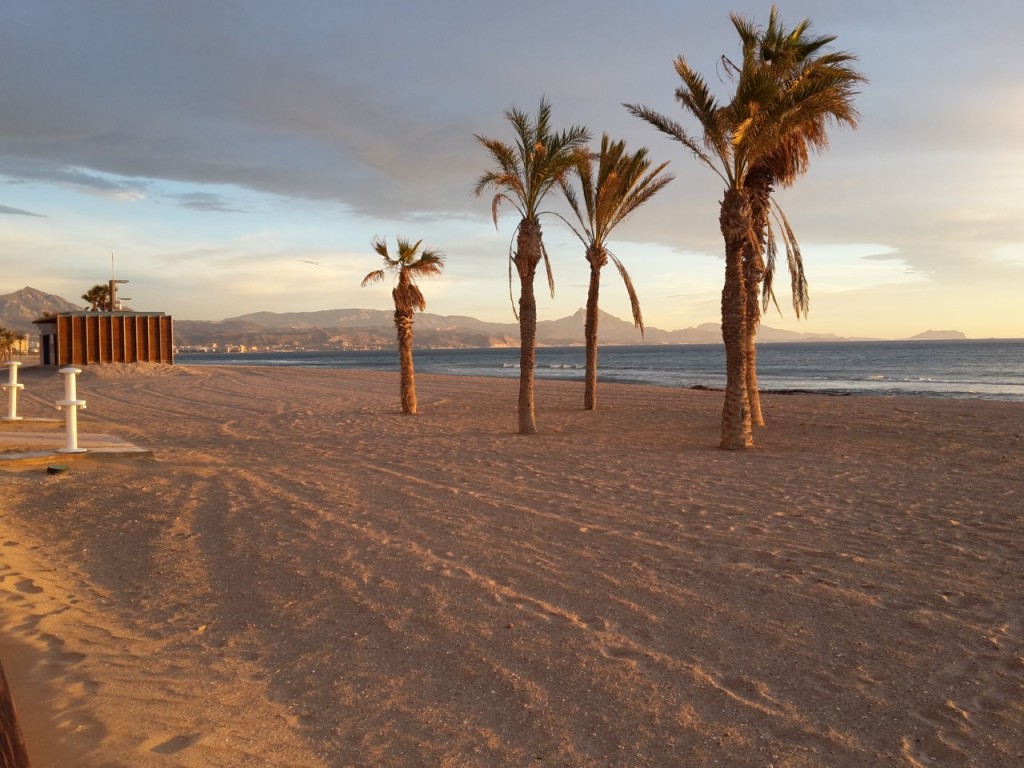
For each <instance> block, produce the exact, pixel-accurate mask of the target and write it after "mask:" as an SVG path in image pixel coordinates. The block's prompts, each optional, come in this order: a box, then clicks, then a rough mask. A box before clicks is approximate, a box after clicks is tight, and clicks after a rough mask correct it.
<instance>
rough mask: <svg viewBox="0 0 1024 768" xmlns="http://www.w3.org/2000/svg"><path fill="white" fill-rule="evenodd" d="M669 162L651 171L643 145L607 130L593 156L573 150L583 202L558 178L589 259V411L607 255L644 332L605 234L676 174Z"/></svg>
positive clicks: (586, 330) (632, 295) (594, 397)
mask: <svg viewBox="0 0 1024 768" xmlns="http://www.w3.org/2000/svg"><path fill="white" fill-rule="evenodd" d="M595 160H597V175H596V176H595V175H594V161H595ZM666 166H668V163H662V164H661V165H659V166H658V167H657V168H655V169H654V170H650V168H651V161H650V160H649V159H648V158H647V149H646V148H641V149H639V150H637V151H636V152H634V153H632V154H631V153H629V152H627V151H626V142H624V141H615V142H613V141H611V140H610V139H609V138H608V134H603V135H602V136H601V151H600V152H599V153H598V154H597V155H596V157H595V156H594V155H593V154H592V153H590V152H586V151H581V152H578V153H577V162H576V177H577V178H578V180H579V183H580V188H581V191H582V203H581V201H580V199H579V197H577V195H576V192H575V190H574V189H573V186H572V184H571V183H570V182H569V181H568V180H565V181H563V182H562V191H563V192H564V194H565V197H566V200H568V202H569V206H570V207H571V208H572V211H573V213H574V214H575V215H576V219H577V221H578V222H579V229H577V228H576V227H575V226H573V225H572V224H569V226H570V228H571V229H572V231H573V232H574V233H575V234H576V237H578V238H579V239H580V241H581V242H582V243H583V246H584V247H585V248H586V257H587V262H588V263H589V264H590V287H589V290H588V292H587V316H586V321H585V323H584V338H585V339H586V343H587V366H586V385H585V387H584V392H583V407H584V408H585V409H586V410H588V411H592V410H594V409H595V408H597V323H598V312H597V308H598V293H599V291H600V288H601V269H602V268H603V267H604V266H605V265H606V264H607V263H608V260H609V259H611V261H612V263H614V264H615V266H616V268H617V269H618V270H619V274H620V275H621V276H622V281H623V282H624V283H625V285H626V292H627V293H628V294H629V302H630V305H631V307H632V310H633V323H634V324H635V325H636V326H637V328H639V329H640V333H641V335H642V334H643V331H644V320H643V316H642V315H641V313H640V301H639V299H637V295H636V291H635V290H634V288H633V281H632V280H631V279H630V277H629V273H628V272H627V271H626V268H625V266H623V264H622V262H621V261H619V259H618V258H617V257H616V256H615V254H613V253H612V252H611V251H610V250H608V237H609V236H610V235H611V232H612V230H613V229H614V228H615V227H616V226H618V225H619V224H620V223H622V222H623V221H625V220H626V219H627V218H629V216H630V215H631V214H632V213H633V212H634V211H636V209H637V208H639V207H640V206H641V205H643V204H644V203H646V202H647V201H648V200H650V199H651V198H652V197H654V195H656V194H657V193H658V192H659V191H660V190H661V189H662V188H664V187H665V185H667V184H668V183H669V182H670V181H672V179H673V178H675V177H674V176H672V175H671V174H665V173H663V171H664V170H665V168H666Z"/></svg>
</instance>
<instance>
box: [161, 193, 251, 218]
mask: <svg viewBox="0 0 1024 768" xmlns="http://www.w3.org/2000/svg"><path fill="white" fill-rule="evenodd" d="M170 197H171V199H172V200H174V201H175V202H177V203H178V205H180V206H182V207H183V208H189V209H190V210H193V211H210V212H213V213H245V211H243V210H242V209H241V208H234V207H232V206H231V205H230V204H229V203H228V202H227V200H225V198H224V197H223V195H215V194H212V193H209V192H188V193H185V194H181V195H171V196H170Z"/></svg>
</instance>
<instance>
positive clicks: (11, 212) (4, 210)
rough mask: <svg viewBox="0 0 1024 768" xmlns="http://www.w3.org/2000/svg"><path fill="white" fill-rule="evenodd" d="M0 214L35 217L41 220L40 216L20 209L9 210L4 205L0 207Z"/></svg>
mask: <svg viewBox="0 0 1024 768" xmlns="http://www.w3.org/2000/svg"><path fill="white" fill-rule="evenodd" d="M0 214H9V215H12V216H37V217H39V218H43V217H42V215H41V214H38V213H32V212H31V211H23V210H21V209H20V208H10V207H8V206H6V205H0Z"/></svg>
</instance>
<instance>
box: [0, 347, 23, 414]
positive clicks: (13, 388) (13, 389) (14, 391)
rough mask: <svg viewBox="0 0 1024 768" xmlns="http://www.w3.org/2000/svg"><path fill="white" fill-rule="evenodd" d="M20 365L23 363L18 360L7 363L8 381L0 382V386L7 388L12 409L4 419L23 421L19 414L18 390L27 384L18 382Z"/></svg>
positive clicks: (9, 406) (9, 405) (9, 408)
mask: <svg viewBox="0 0 1024 768" xmlns="http://www.w3.org/2000/svg"><path fill="white" fill-rule="evenodd" d="M19 365H21V363H19V362H18V361H17V360H12V361H11V362H9V363H7V366H8V368H7V370H8V381H7V383H6V384H0V387H3V388H4V389H6V390H7V402H8V410H9V411H10V412H9V413H8V414H7V415H6V416H4V421H21V416H19V415H18V390H19V389H24V388H25V385H24V384H19V383H18V366H19Z"/></svg>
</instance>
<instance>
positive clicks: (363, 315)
mask: <svg viewBox="0 0 1024 768" xmlns="http://www.w3.org/2000/svg"><path fill="white" fill-rule="evenodd" d="M81 308H82V307H81V306H80V305H76V304H73V303H71V302H70V301H67V300H65V299H62V298H61V297H59V296H54V295H53V294H50V293H44V292H43V291H39V290H36V289H35V288H22V289H21V290H20V291H15V292H14V293H10V294H7V295H5V296H0V325H2V326H3V327H5V328H10V329H11V330H15V331H18V332H21V333H31V332H32V331H33V330H34V328H33V325H32V321H33V320H36V319H38V318H39V317H42V316H43V315H44V314H45V313H47V312H68V311H72V310H78V309H81ZM393 317H394V313H393V312H391V311H390V310H382V309H325V310H319V311H314V312H284V313H280V312H254V313H251V314H247V315H239V316H238V317H231V318H227V319H225V320H219V321H205V320H181V319H176V320H175V321H174V337H175V343H176V345H177V346H179V347H212V346H214V345H217V346H218V347H219V348H222V349H223V348H226V347H228V346H239V345H244V346H246V347H258V348H260V349H280V350H288V349H339V348H348V349H379V348H382V347H393V346H395V328H394V325H393V324H392V321H393ZM584 318H585V312H584V310H582V309H580V310H579V311H577V312H575V313H574V314H572V315H570V316H569V317H563V318H561V319H558V320H542V321H540V322H538V323H537V342H538V344H541V345H544V346H550V347H554V346H578V345H582V344H583V322H584ZM415 333H416V345H417V346H418V347H438V348H459V347H514V346H518V345H519V325H518V324H517V323H491V322H485V321H483V320H477V319H476V318H472V317H463V316H460V315H434V314H430V313H427V312H424V313H420V314H417V315H416V325H415ZM599 336H600V341H601V343H602V344H609V345H614V344H720V343H721V342H722V331H721V328H720V326H719V324H718V323H703V324H701V325H697V326H694V327H692V328H683V329H679V330H674V331H665V330H662V329H660V328H651V327H648V328H646V329H645V332H644V335H643V336H641V335H640V331H639V329H637V328H635V327H634V326H633V324H632V323H630V322H627V321H625V320H621V319H619V318H617V317H615V316H614V315H609V314H608V313H607V312H601V313H600V322H599ZM913 338H914V339H939V338H941V339H962V338H965V336H964V334H962V333H960V332H959V331H926V332H924V333H922V334H918V335H917V336H914V337H913ZM758 340H759V341H762V342H769V343H773V342H775V343H777V342H798V341H850V340H851V339H846V338H843V337H841V336H836V335H834V334H813V333H797V332H795V331H784V330H780V329H777V328H770V327H767V326H761V327H760V329H759V330H758ZM858 340H861V339H858Z"/></svg>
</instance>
